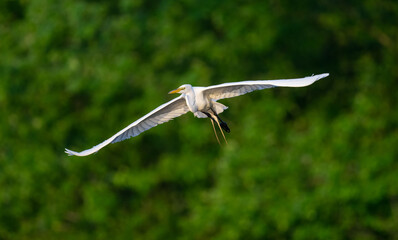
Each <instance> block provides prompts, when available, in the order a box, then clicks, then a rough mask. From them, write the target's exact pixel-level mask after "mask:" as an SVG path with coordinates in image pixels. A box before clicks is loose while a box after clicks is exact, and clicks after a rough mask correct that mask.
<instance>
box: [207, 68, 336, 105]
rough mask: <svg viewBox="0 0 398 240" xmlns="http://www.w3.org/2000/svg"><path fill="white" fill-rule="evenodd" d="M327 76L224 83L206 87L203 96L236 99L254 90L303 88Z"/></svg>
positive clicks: (217, 98) (325, 74)
mask: <svg viewBox="0 0 398 240" xmlns="http://www.w3.org/2000/svg"><path fill="white" fill-rule="evenodd" d="M327 76H329V73H324V74H318V75H314V76H310V77H304V78H296V79H286V80H256V81H243V82H233V83H224V84H219V85H214V86H209V87H206V88H205V89H204V90H203V94H204V95H207V96H209V97H210V98H211V99H213V100H219V99H223V98H231V97H237V96H240V95H243V94H246V93H249V92H253V91H256V90H262V89H266V88H272V87H305V86H308V85H310V84H312V83H314V82H315V81H317V80H319V79H321V78H324V77H327Z"/></svg>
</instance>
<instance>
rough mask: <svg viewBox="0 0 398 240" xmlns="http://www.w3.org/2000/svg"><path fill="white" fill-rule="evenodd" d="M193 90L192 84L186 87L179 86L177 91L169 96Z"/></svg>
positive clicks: (173, 91) (185, 85)
mask: <svg viewBox="0 0 398 240" xmlns="http://www.w3.org/2000/svg"><path fill="white" fill-rule="evenodd" d="M191 89H192V86H191V85H190V84H184V85H181V86H179V87H178V88H177V89H175V90H172V91H170V92H169V94H172V93H187V92H189V91H190V90H191Z"/></svg>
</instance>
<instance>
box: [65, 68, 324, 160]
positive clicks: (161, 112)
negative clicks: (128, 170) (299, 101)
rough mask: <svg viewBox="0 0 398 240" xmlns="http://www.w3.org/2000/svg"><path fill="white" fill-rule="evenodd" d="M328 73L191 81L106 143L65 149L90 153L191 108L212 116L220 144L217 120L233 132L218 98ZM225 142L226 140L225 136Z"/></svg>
mask: <svg viewBox="0 0 398 240" xmlns="http://www.w3.org/2000/svg"><path fill="white" fill-rule="evenodd" d="M327 76H329V73H324V74H319V75H312V76H310V77H304V78H296V79H285V80H256V81H243V82H233V83H223V84H219V85H214V86H209V87H192V86H191V85H190V84H184V85H182V86H180V87H179V88H177V89H176V90H173V91H170V92H169V94H172V93H180V94H181V95H180V96H179V97H177V98H174V99H173V100H171V101H169V102H167V103H165V104H162V105H160V106H159V107H157V108H156V109H155V110H153V111H151V112H150V113H148V114H147V115H145V116H143V117H142V118H140V119H138V120H137V121H135V122H133V123H131V124H130V125H128V126H127V127H125V128H124V129H122V130H120V131H119V132H118V133H116V134H115V135H113V136H112V137H110V138H109V139H107V140H105V141H104V142H102V143H100V144H98V145H96V146H94V147H92V148H90V149H87V150H84V151H82V152H75V151H72V150H69V149H66V148H65V152H66V153H67V154H68V155H75V156H87V155H90V154H92V153H95V152H98V151H99V150H100V149H101V148H103V147H105V146H106V145H108V144H110V143H116V142H120V141H123V140H126V139H128V138H131V137H135V136H138V135H139V134H140V133H142V132H144V131H146V130H148V129H150V128H153V127H155V126H157V125H159V124H162V123H164V122H167V121H170V120H172V119H173V118H176V117H179V116H181V115H183V114H185V113H187V112H189V111H191V112H192V113H193V114H194V115H195V117H197V118H206V117H207V118H210V120H211V123H212V125H213V130H214V133H215V135H216V138H217V141H218V142H219V143H220V141H219V139H218V136H217V133H216V130H215V128H214V122H216V123H217V125H218V127H219V128H220V131H221V133H222V134H223V137H224V139H225V136H224V133H223V131H222V130H221V128H222V129H224V130H225V131H226V132H230V130H229V128H228V125H227V124H226V123H225V122H223V121H222V120H221V119H220V117H219V116H218V114H220V113H222V112H223V111H224V110H225V109H227V107H226V106H225V105H223V104H221V103H219V102H217V100H220V99H223V98H231V97H236V96H240V95H243V94H246V93H249V92H253V91H255V90H262V89H266V88H272V87H305V86H308V85H311V84H312V83H314V82H315V81H317V80H319V79H321V78H325V77H327ZM225 142H227V140H226V139H225Z"/></svg>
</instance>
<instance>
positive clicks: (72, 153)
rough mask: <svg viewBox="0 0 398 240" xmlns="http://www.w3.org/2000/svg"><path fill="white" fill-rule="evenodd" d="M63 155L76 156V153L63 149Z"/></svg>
mask: <svg viewBox="0 0 398 240" xmlns="http://www.w3.org/2000/svg"><path fill="white" fill-rule="evenodd" d="M65 153H66V154H68V156H78V153H77V152H75V151H72V150H69V149H67V148H65Z"/></svg>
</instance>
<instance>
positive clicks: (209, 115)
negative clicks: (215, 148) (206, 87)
mask: <svg viewBox="0 0 398 240" xmlns="http://www.w3.org/2000/svg"><path fill="white" fill-rule="evenodd" d="M202 113H204V114H205V115H206V116H207V117H208V118H210V121H211V125H212V126H213V130H214V135H216V138H217V142H218V144H220V145H221V143H220V140H219V139H218V135H217V131H216V128H215V127H214V122H217V121H216V119H215V118H214V117H213V116H212V115H211V114H209V113H207V112H202ZM217 123H218V122H217ZM219 126H220V125H219ZM220 130H221V129H220ZM221 133H222V130H221ZM224 138H225V137H224Z"/></svg>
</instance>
